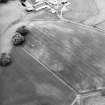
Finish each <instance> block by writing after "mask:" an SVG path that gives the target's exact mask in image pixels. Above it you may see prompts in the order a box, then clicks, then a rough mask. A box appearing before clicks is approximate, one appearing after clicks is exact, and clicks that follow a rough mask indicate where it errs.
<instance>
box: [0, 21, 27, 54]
mask: <svg viewBox="0 0 105 105" xmlns="http://www.w3.org/2000/svg"><path fill="white" fill-rule="evenodd" d="M26 24H28V23H22V22H21V23H18V24H16V25H13V26H12V27H10V28H9V29H8V30H7V31H6V32H5V33H4V34H2V35H1V37H0V53H4V52H6V53H11V49H12V47H13V44H12V37H13V36H14V34H15V31H16V29H17V28H18V27H20V26H22V25H26Z"/></svg>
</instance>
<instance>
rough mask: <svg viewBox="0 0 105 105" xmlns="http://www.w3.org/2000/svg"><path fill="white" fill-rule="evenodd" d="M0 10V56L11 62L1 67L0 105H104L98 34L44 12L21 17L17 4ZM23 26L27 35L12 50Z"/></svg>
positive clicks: (103, 41) (103, 40) (104, 53)
mask: <svg viewBox="0 0 105 105" xmlns="http://www.w3.org/2000/svg"><path fill="white" fill-rule="evenodd" d="M0 8H1V11H0V20H2V21H0V52H4V51H6V52H9V53H11V57H12V63H11V64H10V65H8V66H6V67H0V105H91V104H94V105H104V103H105V98H104V87H105V66H104V65H105V35H104V34H103V32H101V31H99V30H96V29H93V28H90V27H87V26H83V25H80V24H76V23H72V22H69V21H66V20H59V19H58V18H57V16H56V15H55V14H51V13H49V11H48V10H43V11H39V12H37V13H36V12H32V13H26V12H25V11H24V8H23V7H21V5H20V4H19V3H18V2H17V1H15V2H10V3H9V4H7V6H5V5H4V6H1V7H0ZM22 25H26V26H27V28H28V29H29V30H30V33H29V34H28V35H27V36H26V41H25V43H24V44H23V45H22V46H19V47H14V46H13V45H12V44H11V37H12V36H13V35H14V33H15V31H16V29H17V28H18V27H20V26H22Z"/></svg>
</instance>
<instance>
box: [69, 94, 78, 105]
mask: <svg viewBox="0 0 105 105" xmlns="http://www.w3.org/2000/svg"><path fill="white" fill-rule="evenodd" d="M77 101H78V95H77V96H76V98H75V99H74V101H73V102H72V104H70V105H75V103H76V102H77Z"/></svg>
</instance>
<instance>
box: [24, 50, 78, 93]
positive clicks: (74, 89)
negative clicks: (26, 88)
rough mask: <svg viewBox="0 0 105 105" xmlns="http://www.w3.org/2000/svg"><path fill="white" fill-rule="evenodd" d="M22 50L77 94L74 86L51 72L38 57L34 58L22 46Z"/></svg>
mask: <svg viewBox="0 0 105 105" xmlns="http://www.w3.org/2000/svg"><path fill="white" fill-rule="evenodd" d="M23 50H24V51H25V52H26V53H27V54H28V55H30V56H31V57H32V58H33V59H35V60H36V61H37V62H38V63H39V64H41V65H42V66H43V67H44V68H46V70H47V71H48V72H50V73H51V74H53V75H54V77H55V78H57V79H58V80H59V81H60V82H61V83H63V84H64V85H65V86H67V87H68V88H69V89H71V90H72V91H73V92H74V93H75V94H77V92H76V90H75V89H74V88H72V87H71V86H69V85H68V84H66V83H65V82H64V81H63V80H62V79H61V78H60V77H58V76H57V75H56V74H55V73H53V72H52V71H51V70H49V69H48V68H47V67H46V66H45V65H44V64H42V63H41V62H40V61H39V60H38V59H36V58H35V57H34V56H33V55H31V54H30V53H29V52H28V51H27V50H26V49H25V48H23Z"/></svg>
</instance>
